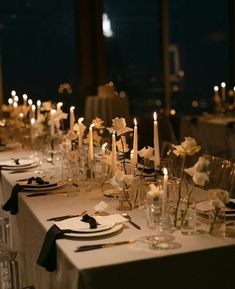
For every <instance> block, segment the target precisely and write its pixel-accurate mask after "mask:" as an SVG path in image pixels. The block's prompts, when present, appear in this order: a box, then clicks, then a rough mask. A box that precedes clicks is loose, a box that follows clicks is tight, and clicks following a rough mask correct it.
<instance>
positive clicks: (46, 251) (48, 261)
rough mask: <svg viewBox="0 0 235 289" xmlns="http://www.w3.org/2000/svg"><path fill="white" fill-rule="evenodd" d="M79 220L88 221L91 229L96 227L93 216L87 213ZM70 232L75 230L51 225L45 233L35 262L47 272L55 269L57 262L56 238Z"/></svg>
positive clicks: (60, 237)
mask: <svg viewBox="0 0 235 289" xmlns="http://www.w3.org/2000/svg"><path fill="white" fill-rule="evenodd" d="M81 220H82V221H83V222H86V223H89V225H90V228H91V229H95V228H97V225H98V223H97V222H96V220H95V218H93V217H91V216H89V215H88V214H85V215H84V216H83V217H82V219H81ZM72 232H77V231H73V230H70V229H67V230H61V229H60V228H58V227H57V226H56V225H53V226H52V227H51V228H50V229H49V231H48V232H47V234H46V237H45V239H44V242H43V245H42V248H41V251H40V253H39V256H38V259H37V264H38V265H40V266H42V267H44V268H45V269H46V270H47V271H49V272H52V271H55V270H56V262H57V253H56V240H58V239H62V238H66V236H65V235H64V234H65V233H72Z"/></svg>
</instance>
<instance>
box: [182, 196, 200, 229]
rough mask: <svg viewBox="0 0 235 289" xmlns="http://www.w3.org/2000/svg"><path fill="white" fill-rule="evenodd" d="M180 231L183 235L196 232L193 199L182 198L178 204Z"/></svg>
mask: <svg viewBox="0 0 235 289" xmlns="http://www.w3.org/2000/svg"><path fill="white" fill-rule="evenodd" d="M180 212H181V233H182V234H183V235H194V234H196V232H197V218H196V209H195V201H194V200H193V199H188V198H183V199H182V200H181V205H180Z"/></svg>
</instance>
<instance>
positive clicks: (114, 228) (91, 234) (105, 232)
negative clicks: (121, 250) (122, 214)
mask: <svg viewBox="0 0 235 289" xmlns="http://www.w3.org/2000/svg"><path fill="white" fill-rule="evenodd" d="M122 227H123V224H116V225H114V226H112V227H111V228H110V229H106V230H102V231H99V232H97V231H96V232H89V233H86V232H81V233H66V234H65V235H66V236H69V237H79V238H80V237H81V238H89V237H99V236H104V235H109V234H112V233H115V232H117V231H119V230H121V229H122ZM90 230H94V229H90Z"/></svg>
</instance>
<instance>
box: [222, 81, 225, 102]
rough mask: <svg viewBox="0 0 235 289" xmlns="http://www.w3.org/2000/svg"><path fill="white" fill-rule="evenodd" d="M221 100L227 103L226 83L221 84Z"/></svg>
mask: <svg viewBox="0 0 235 289" xmlns="http://www.w3.org/2000/svg"><path fill="white" fill-rule="evenodd" d="M221 98H222V101H223V102H225V101H226V83H225V82H222V83H221Z"/></svg>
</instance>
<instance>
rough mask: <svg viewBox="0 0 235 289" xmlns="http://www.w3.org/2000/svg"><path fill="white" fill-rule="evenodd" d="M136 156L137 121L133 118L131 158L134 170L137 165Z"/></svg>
mask: <svg viewBox="0 0 235 289" xmlns="http://www.w3.org/2000/svg"><path fill="white" fill-rule="evenodd" d="M137 155H138V128H137V120H136V118H134V137H133V158H132V166H133V169H134V170H135V168H136V165H137V160H138V158H137ZM133 173H134V171H133Z"/></svg>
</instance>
